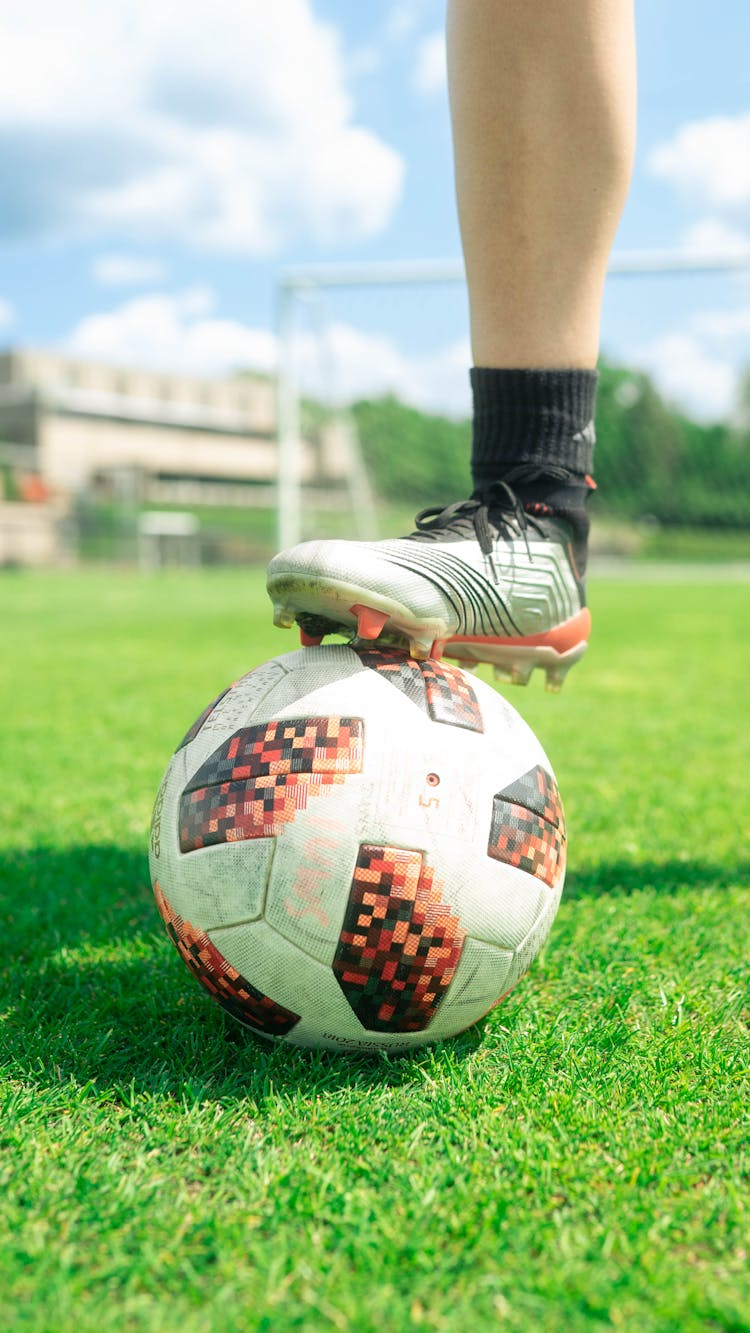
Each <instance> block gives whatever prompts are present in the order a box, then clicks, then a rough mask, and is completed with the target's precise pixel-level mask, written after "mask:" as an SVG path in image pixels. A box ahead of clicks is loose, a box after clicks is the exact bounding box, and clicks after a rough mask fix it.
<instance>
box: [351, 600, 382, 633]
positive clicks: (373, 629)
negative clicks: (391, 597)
mask: <svg viewBox="0 0 750 1333" xmlns="http://www.w3.org/2000/svg"><path fill="white" fill-rule="evenodd" d="M349 610H350V611H351V613H352V615H353V616H356V619H357V638H358V639H377V638H378V636H379V635H380V632H381V630H382V629H383V626H384V625H385V623H386V621H387V620H388V612H387V611H374V610H373V608H372V607H371V606H360V605H359V604H358V603H355V605H354V606H350V607H349Z"/></svg>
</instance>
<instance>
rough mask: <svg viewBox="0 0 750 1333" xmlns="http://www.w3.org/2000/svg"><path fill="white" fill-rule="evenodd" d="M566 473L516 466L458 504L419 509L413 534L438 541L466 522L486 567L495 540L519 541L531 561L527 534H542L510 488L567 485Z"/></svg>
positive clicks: (540, 527)
mask: <svg viewBox="0 0 750 1333" xmlns="http://www.w3.org/2000/svg"><path fill="white" fill-rule="evenodd" d="M570 475H571V474H570V473H569V472H567V471H566V470H565V468H561V467H554V466H550V465H545V467H544V468H540V467H536V466H532V465H531V464H519V466H518V467H515V468H513V469H511V470H510V471H509V472H507V473H506V474H505V477H504V478H503V479H502V481H493V482H491V483H490V484H489V485H488V486H483V487H481V488H480V489H478V490H477V491H476V492H475V494H474V495H472V497H471V499H470V500H458V501H456V502H455V503H454V504H450V505H445V506H443V505H433V506H432V507H431V508H429V509H422V510H421V511H420V512H419V513H418V514H417V516H416V518H415V520H414V521H415V524H416V532H415V533H414V536H417V535H419V536H420V538H422V539H423V540H424V537H427V538H428V539H432V540H434V541H438V540H439V539H440V536H441V534H442V533H444V532H446V531H447V530H451V529H452V530H453V531H457V530H460V528H465V527H466V524H467V521H468V523H470V524H471V526H472V527H473V529H474V535H475V537H476V539H477V541H478V543H479V547H480V550H481V551H482V554H483V555H484V556H486V557H487V558H488V559H489V561H490V564H491V565H492V568H493V572H494V563H493V559H492V557H493V548H494V543H495V538H496V536H497V537H502V538H504V539H505V540H507V539H508V538H509V537H516V536H518V537H523V539H524V542H525V545H526V552H527V554H528V557H529V559H530V560H531V559H533V556H532V554H531V547H530V546H529V537H528V530H529V528H533V529H535V530H536V531H537V532H539V533H543V532H544V529H543V528H542V526H541V524H540V523H539V522H538V521H537V520H536V519H535V518H534V516H533V515H532V514H530V513H529V512H528V511H527V510H526V509H525V507H524V504H523V501H522V500H521V499H520V498H519V496H518V495H517V493H516V491H515V489H514V486H516V485H518V484H519V483H524V482H533V481H538V480H539V479H540V478H541V477H544V478H546V479H552V480H555V481H567V480H568V478H569V477H570Z"/></svg>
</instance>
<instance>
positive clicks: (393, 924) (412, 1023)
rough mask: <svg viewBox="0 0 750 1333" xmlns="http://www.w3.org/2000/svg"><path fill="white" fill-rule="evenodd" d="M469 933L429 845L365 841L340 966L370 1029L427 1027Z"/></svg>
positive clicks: (347, 991) (344, 985)
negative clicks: (445, 893)
mask: <svg viewBox="0 0 750 1333" xmlns="http://www.w3.org/2000/svg"><path fill="white" fill-rule="evenodd" d="M465 938H466V932H465V931H464V930H463V929H462V928H461V924H460V921H459V919H458V917H457V916H455V915H454V913H453V912H452V911H451V909H450V908H449V907H447V906H446V905H445V904H444V903H443V901H442V898H441V894H440V892H439V890H438V889H437V888H436V887H435V885H434V883H433V872H432V870H431V869H430V867H429V866H427V865H425V863H424V857H423V855H422V853H421V852H415V851H405V850H402V849H401V848H398V847H375V846H371V845H369V844H364V845H363V846H361V847H360V849H359V855H358V857H357V865H356V869H355V871H354V876H353V879H352V887H351V891H350V894H349V901H348V904H347V908H346V914H345V916H344V922H343V926H342V930H341V935H340V938H339V943H338V947H337V949H336V954H335V957H334V960H333V971H334V974H335V976H336V979H337V981H338V983H339V985H340V987H341V989H342V991H343V993H344V995H345V996H346V999H347V1001H348V1003H349V1004H350V1006H351V1008H352V1009H353V1010H354V1013H355V1014H356V1015H357V1018H358V1019H359V1021H360V1022H361V1023H362V1025H363V1027H364V1028H366V1029H367V1031H369V1032H421V1031H422V1030H423V1029H424V1028H426V1027H427V1026H428V1024H429V1023H430V1022H431V1020H432V1019H433V1018H434V1016H435V1012H436V1010H437V1007H438V1005H439V1004H440V1001H441V1000H442V998H443V996H444V995H445V992H446V991H447V989H448V986H449V985H450V983H451V981H452V979H453V976H454V973H455V971H456V967H457V965H458V960H459V958H460V957H461V950H462V948H463V943H464V940H465Z"/></svg>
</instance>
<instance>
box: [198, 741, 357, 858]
mask: <svg viewBox="0 0 750 1333" xmlns="http://www.w3.org/2000/svg"><path fill="white" fill-rule="evenodd" d="M363 736H364V724H363V722H362V719H361V718H351V717H307V718H282V719H279V720H276V721H272V722H264V723H262V724H260V725H258V726H255V727H242V728H241V729H240V730H239V731H236V732H235V733H234V735H233V736H231V737H230V738H229V740H228V741H225V742H224V744H223V745H220V746H219V748H218V749H217V750H215V751H214V753H213V754H212V755H210V757H209V758H208V759H207V760H206V761H205V763H203V764H202V765H201V767H200V768H199V769H198V772H197V773H196V774H195V775H194V777H193V778H192V779H191V781H190V782H189V783H188V785H187V787H186V788H185V790H184V792H183V794H182V796H181V798H180V849H181V851H183V852H192V851H196V850H197V849H198V848H200V847H210V846H212V845H215V844H216V843H222V842H240V841H242V840H243V839H246V838H270V837H275V836H276V835H277V834H279V833H281V831H282V830H283V828H284V825H285V824H288V823H289V822H290V820H292V819H294V817H295V815H296V813H297V811H298V810H304V809H306V807H307V802H308V799H309V797H310V796H314V795H317V794H319V793H320V792H322V791H325V790H326V788H328V787H330V786H331V785H332V784H334V783H341V782H343V781H344V779H345V778H346V777H347V776H348V775H349V774H350V773H360V772H361V771H362V750H363Z"/></svg>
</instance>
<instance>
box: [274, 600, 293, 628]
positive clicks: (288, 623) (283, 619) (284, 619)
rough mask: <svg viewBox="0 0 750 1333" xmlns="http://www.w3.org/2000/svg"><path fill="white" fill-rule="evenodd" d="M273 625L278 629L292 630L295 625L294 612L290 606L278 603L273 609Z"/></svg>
mask: <svg viewBox="0 0 750 1333" xmlns="http://www.w3.org/2000/svg"><path fill="white" fill-rule="evenodd" d="M273 623H274V625H276V627H277V629H291V628H292V625H293V624H294V612H293V611H292V610H290V608H289V607H288V606H281V604H280V603H277V604H276V606H275V607H274V608H273Z"/></svg>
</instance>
